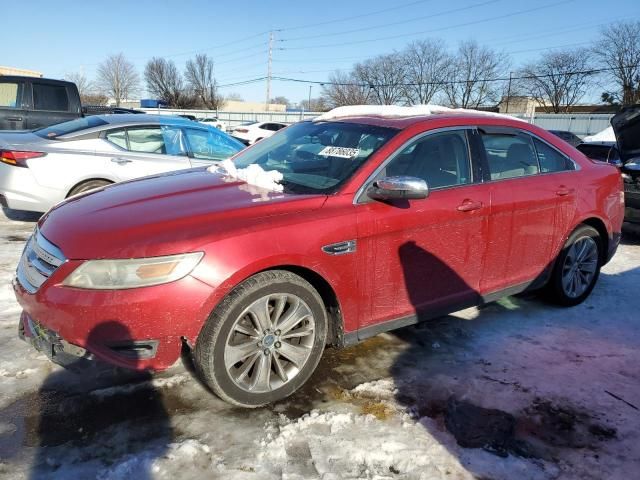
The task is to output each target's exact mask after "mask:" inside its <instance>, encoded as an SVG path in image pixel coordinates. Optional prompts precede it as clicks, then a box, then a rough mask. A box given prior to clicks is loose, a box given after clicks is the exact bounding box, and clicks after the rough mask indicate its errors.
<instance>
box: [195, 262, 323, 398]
mask: <svg viewBox="0 0 640 480" xmlns="http://www.w3.org/2000/svg"><path fill="white" fill-rule="evenodd" d="M263 312H264V313H266V315H264V314H263ZM326 337H327V315H326V311H325V306H324V303H323V302H322V298H321V297H320V295H319V294H318V292H317V291H316V290H315V289H314V288H313V287H312V286H311V284H310V283H309V282H307V281H306V280H304V279H303V278H301V277H299V276H297V275H295V274H293V273H291V272H287V271H284V270H271V271H266V272H261V273H258V274H256V275H254V276H253V277H250V278H249V279H247V280H245V281H244V282H242V283H241V284H240V285H238V286H237V287H236V288H235V289H234V290H233V291H232V292H231V293H230V294H229V295H227V296H226V297H225V298H224V300H222V302H221V303H220V304H219V305H218V306H217V307H216V308H215V309H214V311H213V312H212V313H211V315H210V316H209V319H208V320H207V322H206V323H205V325H204V327H203V328H202V331H201V332H200V335H199V336H198V340H197V342H196V346H195V350H194V364H195V366H196V371H197V373H198V375H199V376H200V378H201V379H202V380H203V381H204V382H205V383H206V384H207V385H208V386H209V387H210V388H211V389H212V390H213V392H214V393H215V394H216V395H218V396H219V397H220V398H221V399H223V400H225V401H226V402H229V403H231V404H233V405H238V406H240V407H246V408H255V407H260V406H262V405H265V404H268V403H271V402H274V401H277V400H281V399H283V398H285V397H288V396H289V395H291V394H292V393H293V392H295V391H296V390H297V389H298V388H300V387H301V386H302V385H303V384H304V383H305V382H306V381H307V380H308V379H309V377H310V376H311V374H312V373H313V371H314V370H315V368H316V366H317V365H318V362H319V361H320V357H321V356H322V352H323V351H324V347H325V342H326Z"/></svg>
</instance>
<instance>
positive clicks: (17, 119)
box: [7, 117, 22, 122]
mask: <svg viewBox="0 0 640 480" xmlns="http://www.w3.org/2000/svg"><path fill="white" fill-rule="evenodd" d="M7 120H9V121H10V122H21V121H22V117H7Z"/></svg>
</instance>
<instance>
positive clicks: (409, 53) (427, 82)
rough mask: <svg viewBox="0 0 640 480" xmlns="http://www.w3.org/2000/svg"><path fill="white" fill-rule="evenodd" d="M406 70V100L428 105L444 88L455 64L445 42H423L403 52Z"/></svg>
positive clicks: (420, 41)
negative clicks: (450, 70)
mask: <svg viewBox="0 0 640 480" xmlns="http://www.w3.org/2000/svg"><path fill="white" fill-rule="evenodd" d="M402 57H403V58H402V61H403V63H404V69H405V80H406V83H407V85H406V86H405V87H404V97H405V101H406V102H407V103H408V104H409V105H415V104H427V103H429V102H431V100H432V99H433V97H434V96H435V95H436V93H438V92H439V91H441V90H442V89H443V85H444V82H445V81H446V80H447V73H448V72H449V66H450V64H451V62H452V61H453V60H452V58H451V55H450V54H449V53H448V52H447V50H446V48H445V44H444V42H443V41H442V40H419V41H416V42H413V43H410V44H409V46H408V47H407V48H406V49H405V50H404V51H403V52H402Z"/></svg>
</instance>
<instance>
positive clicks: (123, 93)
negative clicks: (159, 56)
mask: <svg viewBox="0 0 640 480" xmlns="http://www.w3.org/2000/svg"><path fill="white" fill-rule="evenodd" d="M97 75H98V78H97V87H98V88H99V89H100V90H101V93H103V94H105V95H107V96H109V97H111V98H113V99H114V100H115V102H116V106H117V107H119V106H120V103H121V102H122V100H125V99H128V98H130V97H131V96H133V95H136V94H137V92H138V88H139V86H140V77H139V76H138V73H137V72H136V69H135V67H134V66H133V64H132V63H131V62H129V61H128V60H127V59H126V58H125V56H124V54H122V53H118V54H116V55H110V56H108V57H107V58H106V60H105V61H104V62H102V63H101V64H100V65H98V73H97Z"/></svg>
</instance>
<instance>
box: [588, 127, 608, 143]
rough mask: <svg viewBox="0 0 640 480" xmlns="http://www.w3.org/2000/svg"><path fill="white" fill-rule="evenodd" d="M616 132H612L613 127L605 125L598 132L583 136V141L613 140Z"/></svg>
mask: <svg viewBox="0 0 640 480" xmlns="http://www.w3.org/2000/svg"><path fill="white" fill-rule="evenodd" d="M615 141H616V134H615V133H614V132H613V127H607V128H605V129H604V130H602V131H601V132H598V133H596V134H594V135H589V136H587V137H584V139H583V142H587V143H591V142H615Z"/></svg>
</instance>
